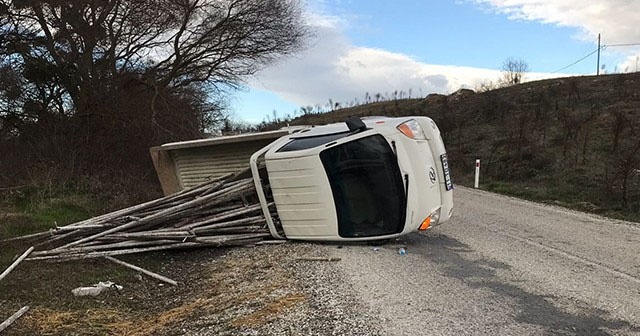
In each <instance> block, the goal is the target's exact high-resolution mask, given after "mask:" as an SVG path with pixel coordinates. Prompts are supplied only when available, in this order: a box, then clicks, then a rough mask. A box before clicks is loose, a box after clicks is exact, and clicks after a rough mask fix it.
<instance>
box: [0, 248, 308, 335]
mask: <svg viewBox="0 0 640 336" xmlns="http://www.w3.org/2000/svg"><path fill="white" fill-rule="evenodd" d="M308 249H309V247H308V246H304V245H298V246H296V248H295V252H293V251H294V250H292V249H291V248H290V247H289V246H255V247H245V248H235V249H233V250H230V249H220V248H211V249H198V250H189V251H175V252H165V253H153V254H145V255H140V256H129V257H126V258H125V257H122V258H121V259H122V260H125V261H127V262H130V263H133V264H136V265H138V266H141V267H145V268H148V269H149V270H152V271H154V272H157V273H160V274H162V275H165V276H167V277H170V278H172V279H174V280H176V281H178V282H179V286H176V287H174V286H170V285H166V284H162V283H160V282H158V281H156V280H155V279H151V278H149V277H146V276H141V275H139V274H137V273H136V272H134V271H130V270H129V269H126V268H124V267H121V266H118V265H112V264H111V263H110V262H109V261H106V260H91V261H75V262H66V263H58V264H51V263H42V262H28V261H26V262H24V263H23V264H21V265H20V266H19V267H18V268H17V269H16V270H15V271H14V272H12V273H11V274H10V275H9V276H8V277H7V278H5V279H4V280H3V281H2V282H1V283H0V319H1V320H4V318H6V317H8V316H9V315H11V314H12V313H13V312H15V311H16V310H17V309H19V308H20V307H22V306H24V305H29V306H31V310H30V311H29V312H28V313H27V314H26V315H25V316H23V317H22V318H21V319H20V320H18V321H17V322H16V323H14V324H13V325H12V326H11V327H10V328H8V329H7V330H6V331H5V332H6V335H184V334H186V333H194V334H195V333H197V334H205V335H238V334H253V333H255V332H256V331H257V330H259V329H261V328H264V327H265V326H268V325H269V324H270V323H273V322H274V320H276V319H278V318H282V316H285V315H287V313H288V311H290V310H292V309H295V308H296V307H297V306H300V305H304V304H305V302H306V300H307V298H306V296H305V295H304V294H303V293H302V292H301V291H300V289H299V288H298V287H297V285H296V283H295V280H294V276H293V275H292V273H291V267H290V266H291V265H290V264H291V262H292V260H293V258H292V257H295V254H296V253H300V254H301V255H302V254H304V253H306V252H307V251H308ZM292 253H294V254H292ZM283 256H286V258H285V257H283ZM0 268H3V267H0ZM106 280H111V281H114V282H115V283H117V284H119V285H122V286H123V287H124V289H123V290H122V291H121V292H117V291H110V292H106V293H103V294H101V295H99V296H97V297H74V296H73V295H72V294H71V290H72V289H73V288H75V287H78V286H83V285H85V286H86V285H91V284H93V283H95V282H97V281H106ZM3 317H4V318H3Z"/></svg>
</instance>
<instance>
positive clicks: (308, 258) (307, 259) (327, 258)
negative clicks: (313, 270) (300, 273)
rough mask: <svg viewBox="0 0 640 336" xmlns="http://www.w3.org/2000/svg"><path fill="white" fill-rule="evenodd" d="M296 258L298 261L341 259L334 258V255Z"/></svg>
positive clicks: (338, 259)
mask: <svg viewBox="0 0 640 336" xmlns="http://www.w3.org/2000/svg"><path fill="white" fill-rule="evenodd" d="M296 260H300V261H340V260H342V259H341V258H336V257H302V258H296Z"/></svg>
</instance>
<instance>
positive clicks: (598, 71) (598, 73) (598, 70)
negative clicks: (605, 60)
mask: <svg viewBox="0 0 640 336" xmlns="http://www.w3.org/2000/svg"><path fill="white" fill-rule="evenodd" d="M596 76H600V34H598V69H597V70H596Z"/></svg>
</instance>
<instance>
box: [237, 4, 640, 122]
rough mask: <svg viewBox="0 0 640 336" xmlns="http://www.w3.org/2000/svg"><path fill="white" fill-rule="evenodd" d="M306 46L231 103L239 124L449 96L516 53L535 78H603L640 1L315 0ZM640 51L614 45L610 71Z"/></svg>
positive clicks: (631, 36) (632, 37) (638, 37)
mask: <svg viewBox="0 0 640 336" xmlns="http://www.w3.org/2000/svg"><path fill="white" fill-rule="evenodd" d="M305 4H306V8H307V22H308V24H309V25H310V26H311V27H312V29H313V30H314V31H315V37H314V38H313V39H312V40H311V41H310V42H309V47H308V48H307V50H306V51H304V52H302V53H300V54H298V55H295V56H293V57H290V58H287V59H283V60H281V61H280V62H279V63H277V64H275V65H273V66H271V67H269V68H267V69H265V70H263V71H261V72H259V73H258V74H257V75H256V76H254V77H252V78H249V79H248V80H247V85H246V89H245V90H243V91H241V92H238V93H237V94H236V95H235V97H234V98H232V99H231V110H232V112H233V114H234V116H235V118H236V119H238V120H245V121H250V122H259V121H262V120H263V119H264V118H265V116H267V115H268V116H272V115H273V111H274V110H275V111H276V113H277V115H278V116H284V115H287V114H293V113H294V110H296V109H299V108H300V106H306V105H309V106H315V105H319V106H320V107H323V106H325V105H326V104H327V103H328V101H329V99H331V100H332V101H333V102H340V103H342V104H343V105H344V104H349V103H351V102H355V100H356V99H358V101H360V102H361V101H363V100H364V97H365V93H366V92H368V93H369V94H370V95H374V94H375V93H381V94H382V95H390V93H391V92H393V91H395V90H398V91H404V92H407V93H408V92H409V91H411V92H412V96H413V97H415V96H426V95H427V94H429V93H443V94H446V93H451V92H453V91H455V90H457V89H459V88H462V87H464V88H471V89H473V88H475V87H477V86H478V85H480V84H481V83H483V82H487V81H496V80H497V79H498V77H499V75H500V73H499V69H500V66H501V64H502V63H503V62H504V61H505V60H506V59H507V58H509V57H514V58H518V59H522V60H524V61H525V62H526V63H527V64H528V65H529V67H530V71H531V72H530V73H529V74H528V75H527V79H528V80H536V79H541V78H548V77H558V76H567V75H589V74H595V72H596V69H597V66H596V55H595V54H593V55H591V56H589V57H587V58H586V59H585V60H583V61H581V62H579V63H577V64H575V65H573V66H571V67H568V68H566V69H563V68H565V67H566V66H568V65H570V64H571V63H573V62H575V61H577V60H579V59H581V58H583V57H584V56H586V55H588V54H589V53H591V52H593V51H595V50H596V49H597V35H598V33H601V34H602V44H603V45H613V44H628V43H640V25H639V24H638V21H637V19H636V16H637V14H638V13H639V12H640V0H607V1H605V0H598V1H597V0H452V1H446V0H440V1H435V0H432V1H416V0H396V1H388V0H387V1H385V0H367V1H365V0H309V1H307V2H306V3H305ZM639 54H640V48H639V47H638V46H631V47H613V46H612V47H607V48H605V49H604V50H602V53H601V63H600V64H601V65H604V67H605V69H604V71H605V72H606V73H611V72H632V71H636V64H637V60H638V58H637V57H638V55H639Z"/></svg>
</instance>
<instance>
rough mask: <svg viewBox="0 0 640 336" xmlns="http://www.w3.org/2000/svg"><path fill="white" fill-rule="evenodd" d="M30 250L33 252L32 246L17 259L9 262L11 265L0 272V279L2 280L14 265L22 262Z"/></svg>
mask: <svg viewBox="0 0 640 336" xmlns="http://www.w3.org/2000/svg"><path fill="white" fill-rule="evenodd" d="M31 252H33V246H31V247H30V248H29V249H28V250H27V251H26V252H25V253H23V254H22V255H21V256H20V257H18V259H16V261H14V262H13V264H11V266H9V268H7V269H6V270H5V271H4V272H2V274H0V280H2V279H3V278H4V277H6V276H7V274H9V272H11V271H12V270H13V269H14V268H16V266H18V264H19V263H20V262H22V261H23V260H24V258H26V257H27V256H28V255H29V253H31Z"/></svg>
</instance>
